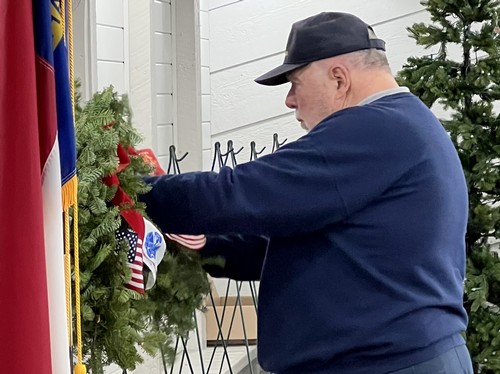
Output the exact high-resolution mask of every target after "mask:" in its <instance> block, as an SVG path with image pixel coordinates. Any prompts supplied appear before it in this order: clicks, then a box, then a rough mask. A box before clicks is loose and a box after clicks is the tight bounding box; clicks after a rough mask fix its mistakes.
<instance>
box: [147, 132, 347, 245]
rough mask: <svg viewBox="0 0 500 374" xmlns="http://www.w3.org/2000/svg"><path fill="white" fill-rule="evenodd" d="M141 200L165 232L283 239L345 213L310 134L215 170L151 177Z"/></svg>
mask: <svg viewBox="0 0 500 374" xmlns="http://www.w3.org/2000/svg"><path fill="white" fill-rule="evenodd" d="M146 182H147V183H149V184H151V186H152V189H151V191H150V192H148V193H147V194H145V195H142V196H140V200H141V201H143V202H144V203H146V206H147V210H146V211H147V214H148V216H149V217H150V218H151V219H152V220H153V221H154V222H155V223H156V224H157V225H158V226H159V227H160V228H161V229H162V230H163V231H164V232H170V233H178V234H205V235H229V234H241V235H255V236H266V237H283V236H291V235H297V234H299V233H303V232H310V231H314V230H316V229H319V228H322V227H324V226H325V225H327V224H330V223H332V222H335V221H338V220H340V219H341V218H342V217H344V216H345V208H344V206H343V204H342V201H341V199H340V198H339V194H338V192H337V191H336V186H335V183H334V180H333V178H332V175H331V172H330V170H329V168H328V167H327V165H326V163H325V160H324V158H323V156H322V154H320V152H318V151H317V150H316V149H315V148H314V145H313V142H312V141H311V138H310V137H307V136H305V137H302V138H301V139H299V140H297V141H295V142H293V143H290V144H289V146H287V147H282V148H280V149H279V150H278V151H277V152H275V153H272V154H270V155H266V156H263V157H261V158H259V159H257V160H255V161H251V162H247V163H245V164H241V165H238V166H236V167H235V168H234V169H231V168H228V167H223V168H221V170H220V171H219V172H218V173H216V172H191V173H184V174H179V175H165V176H160V177H148V178H146Z"/></svg>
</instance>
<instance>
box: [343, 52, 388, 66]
mask: <svg viewBox="0 0 500 374" xmlns="http://www.w3.org/2000/svg"><path fill="white" fill-rule="evenodd" d="M347 56H348V60H349V62H350V63H351V64H353V65H354V66H356V67H358V68H361V69H383V70H387V71H388V72H390V71H391V68H390V66H389V61H388V60H387V56H386V54H385V52H384V51H381V50H378V49H373V48H372V49H363V50H361V51H356V52H352V53H348V54H347Z"/></svg>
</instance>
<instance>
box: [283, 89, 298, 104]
mask: <svg viewBox="0 0 500 374" xmlns="http://www.w3.org/2000/svg"><path fill="white" fill-rule="evenodd" d="M285 105H286V106H287V107H289V108H290V109H295V108H296V107H297V105H296V102H295V95H294V93H293V92H292V90H290V91H288V94H287V95H286V99H285Z"/></svg>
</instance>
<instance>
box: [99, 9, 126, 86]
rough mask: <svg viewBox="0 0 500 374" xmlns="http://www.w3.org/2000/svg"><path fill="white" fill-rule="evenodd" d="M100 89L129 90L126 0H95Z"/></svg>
mask: <svg viewBox="0 0 500 374" xmlns="http://www.w3.org/2000/svg"><path fill="white" fill-rule="evenodd" d="M95 4H96V9H95V10H96V41H97V45H96V60H97V63H96V64H97V89H98V90H102V89H104V88H106V87H108V86H110V85H112V86H113V87H114V89H115V90H116V91H118V92H120V93H127V92H128V84H129V79H128V68H127V61H128V56H127V54H128V48H127V47H128V38H127V34H126V31H125V29H126V27H127V21H126V14H127V9H126V8H127V7H128V5H127V4H128V3H127V0H96V3H95Z"/></svg>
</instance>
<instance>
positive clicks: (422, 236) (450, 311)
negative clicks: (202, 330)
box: [141, 93, 467, 374]
mask: <svg viewBox="0 0 500 374" xmlns="http://www.w3.org/2000/svg"><path fill="white" fill-rule="evenodd" d="M149 182H150V183H152V185H153V188H152V191H151V192H149V193H148V194H146V195H143V196H142V197H141V199H142V201H144V202H145V203H146V204H147V213H148V215H149V216H150V217H151V219H152V220H153V221H154V222H155V223H156V224H158V225H159V226H160V227H161V229H162V230H164V231H165V232H175V233H182V234H207V235H213V236H214V237H213V238H212V239H211V240H209V244H208V245H207V248H206V249H205V250H204V251H203V253H204V255H208V254H210V255H211V254H222V255H223V256H226V257H227V262H226V265H225V267H224V268H223V269H218V270H217V269H213V268H212V271H213V273H215V275H226V276H231V277H234V278H240V279H251V278H257V277H259V275H260V280H261V283H260V294H259V308H258V357H259V361H260V363H261V366H262V367H263V368H264V369H266V370H268V371H272V372H275V373H280V374H291V373H294V374H295V373H300V374H307V373H314V374H323V373H325V374H326V373H329V374H330V373H335V374H377V373H388V372H390V371H393V370H397V369H401V368H403V367H407V366H410V365H413V364H416V363H419V362H422V361H425V360H428V359H431V358H433V357H435V356H437V355H439V354H441V353H443V352H445V351H447V350H448V349H450V348H452V347H454V346H457V345H461V344H464V342H463V339H462V338H461V336H460V332H462V331H464V330H465V328H466V324H467V316H466V313H465V310H464V308H463V306H462V295H463V282H464V271H465V249H464V237H465V229H466V223H467V190H466V184H465V180H464V174H463V172H462V168H461V165H460V162H459V159H458V156H457V153H456V151H455V149H454V147H453V144H452V143H451V141H450V139H449V137H448V135H447V134H446V132H445V131H444V129H443V127H442V126H441V124H440V123H439V121H438V120H437V119H436V118H435V116H434V115H433V114H432V113H431V112H430V110H429V109H428V108H427V107H426V106H425V105H424V104H423V103H422V102H421V101H420V100H419V99H418V98H416V97H415V96H413V95H412V94H410V93H397V94H393V95H389V96H385V97H382V98H380V99H378V100H375V101H374V102H371V103H369V104H366V105H363V106H357V107H352V108H347V109H344V110H341V111H339V112H336V113H334V114H332V115H331V116H329V117H327V118H326V119H324V120H323V121H322V122H321V123H320V124H318V125H317V126H316V127H315V128H314V129H313V130H311V131H310V132H309V133H308V134H306V135H304V136H303V137H301V138H300V139H298V140H297V141H294V142H291V143H289V144H288V145H285V146H283V147H282V148H280V149H279V150H278V151H277V152H275V153H273V154H270V155H266V156H263V157H261V158H259V159H257V160H255V161H252V162H249V163H245V164H241V165H239V166H237V167H235V168H234V169H230V168H222V169H221V170H220V172H219V173H214V172H195V173H186V174H182V175H178V176H164V177H153V178H150V179H149ZM218 235H227V236H225V237H217V236H218Z"/></svg>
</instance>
